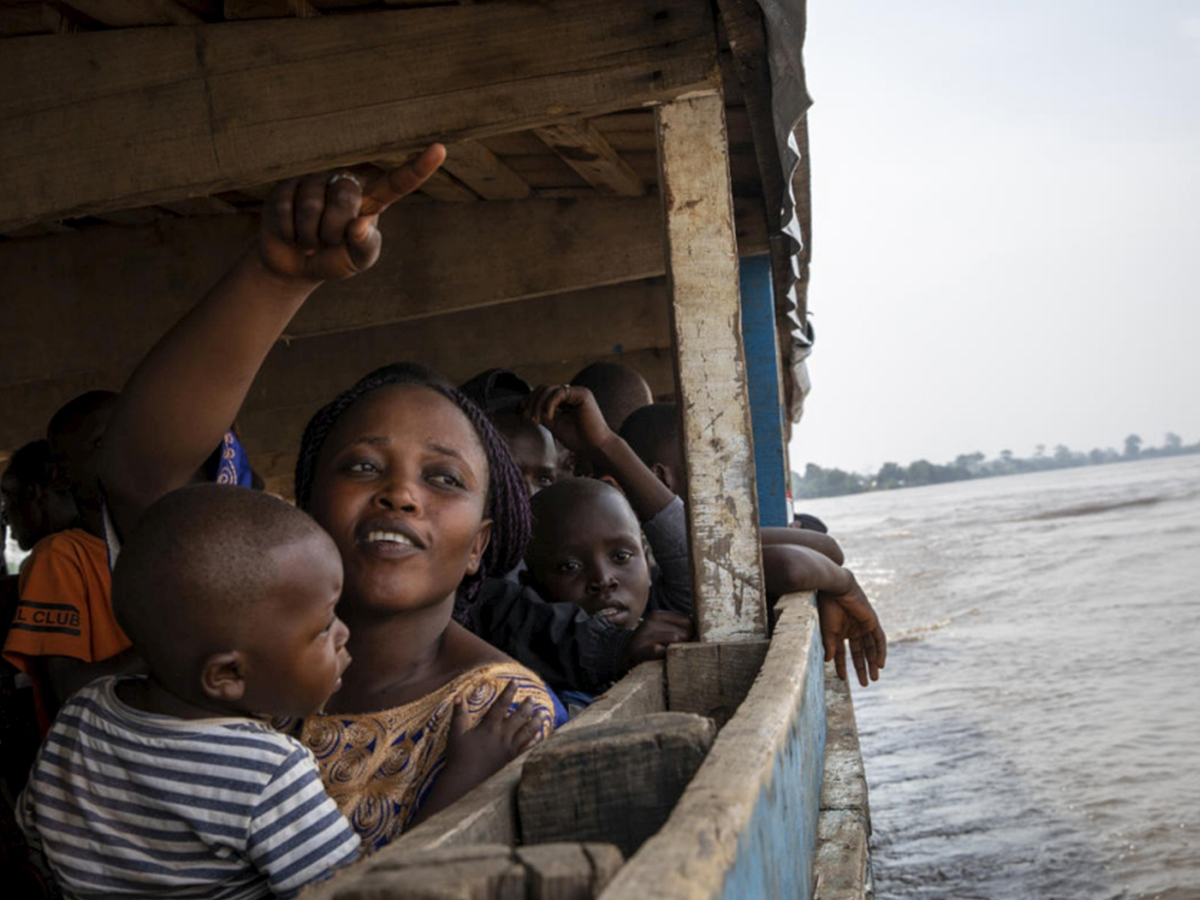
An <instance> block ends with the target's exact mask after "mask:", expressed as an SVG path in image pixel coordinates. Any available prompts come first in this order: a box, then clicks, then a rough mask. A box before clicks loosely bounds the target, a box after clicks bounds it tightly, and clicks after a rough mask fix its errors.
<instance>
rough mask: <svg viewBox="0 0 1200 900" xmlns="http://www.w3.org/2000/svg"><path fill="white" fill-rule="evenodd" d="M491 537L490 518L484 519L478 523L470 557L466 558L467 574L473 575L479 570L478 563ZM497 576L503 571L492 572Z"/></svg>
mask: <svg viewBox="0 0 1200 900" xmlns="http://www.w3.org/2000/svg"><path fill="white" fill-rule="evenodd" d="M491 539H492V520H491V519H484V520H483V521H482V522H480V523H479V532H478V534H476V535H475V544H474V545H473V546H472V547H471V558H470V559H468V560H467V574H468V575H474V574H475V573H476V572H478V571H479V563H480V562H481V561H482V560H483V551H484V550H486V549H487V546H488V543H489V542H490V541H491ZM492 574H493V575H496V576H497V577H498V576H500V575H503V574H504V573H503V572H498V573H497V572H493V573H492Z"/></svg>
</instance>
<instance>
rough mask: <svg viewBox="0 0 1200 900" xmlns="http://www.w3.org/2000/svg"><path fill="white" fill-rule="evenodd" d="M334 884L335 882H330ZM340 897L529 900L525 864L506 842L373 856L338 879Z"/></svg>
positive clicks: (352, 899)
mask: <svg viewBox="0 0 1200 900" xmlns="http://www.w3.org/2000/svg"><path fill="white" fill-rule="evenodd" d="M324 884H326V885H329V886H332V885H333V882H326V883H324ZM336 884H337V887H336V893H332V892H329V891H328V890H321V888H320V886H319V887H318V889H317V890H314V891H310V892H308V893H306V894H305V895H304V896H305V897H306V898H312V900H315V898H317V897H321V896H324V897H334V898H336V900H527V891H526V885H525V868H524V867H523V866H522V865H521V864H520V863H519V862H518V861H517V859H516V858H515V856H514V854H513V851H512V848H511V847H508V846H505V845H503V844H494V843H493V844H482V845H478V846H474V847H455V848H449V849H439V850H432V851H427V852H418V853H411V854H408V855H407V856H395V855H393V856H389V857H388V858H387V859H386V860H382V861H381V860H380V859H379V857H378V855H376V856H372V857H368V858H367V859H366V860H364V861H363V862H361V863H360V864H359V865H357V866H355V867H354V868H352V869H350V870H349V871H347V872H345V873H343V875H342V876H341V877H340V878H339V879H337V882H336Z"/></svg>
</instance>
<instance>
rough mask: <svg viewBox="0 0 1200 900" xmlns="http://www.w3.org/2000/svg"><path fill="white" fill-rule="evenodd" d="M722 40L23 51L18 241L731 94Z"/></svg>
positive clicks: (677, 37) (8, 153)
mask: <svg viewBox="0 0 1200 900" xmlns="http://www.w3.org/2000/svg"><path fill="white" fill-rule="evenodd" d="M712 28H713V25H712V21H711V13H710V10H709V8H708V5H707V4H699V3H695V2H693V0H655V2H653V3H646V2H644V0H611V2H608V3H605V4H603V5H600V6H597V5H596V4H595V3H593V2H591V0H560V2H557V3H554V4H553V5H552V6H543V5H540V4H538V5H532V4H484V5H478V6H476V5H472V6H454V7H438V8H432V9H416V10H405V11H400V12H391V11H385V12H370V13H361V14H357V15H348V16H322V17H321V18H317V19H270V20H262V21H257V22H242V23H237V24H236V25H234V24H218V25H206V26H205V25H202V26H197V27H194V28H166V29H127V30H113V31H103V32H95V33H87V34H79V35H75V36H73V37H72V39H71V40H70V41H65V42H64V41H58V40H56V39H55V37H53V36H35V37H25V38H10V39H8V40H7V41H6V42H5V51H6V52H5V53H4V54H3V55H2V57H0V167H2V168H3V169H4V171H5V172H6V175H7V178H8V183H9V184H10V185H12V186H13V189H12V190H10V191H6V192H4V194H3V196H0V229H9V228H14V227H18V226H20V225H22V224H25V223H27V222H30V221H34V220H39V219H50V218H61V217H62V216H65V215H80V214H84V213H90V212H95V211H103V210H108V209H120V208H128V207H137V206H148V205H152V204H157V203H162V202H166V201H170V200H175V199H179V198H180V197H186V196H196V195H199V194H211V193H214V192H218V191H222V190H228V189H233V188H240V187H242V186H244V185H252V184H259V183H262V182H266V181H269V180H273V179H278V178H283V177H290V176H294V175H298V174H303V173H305V172H310V171H315V170H319V169H322V168H327V167H330V166H337V165H344V164H348V163H353V162H358V161H361V160H370V159H377V158H380V157H382V156H385V155H388V154H390V153H400V152H405V151H412V150H418V149H420V148H421V147H424V146H425V145H427V144H428V143H429V142H430V141H432V140H443V141H449V142H453V141H456V140H463V139H468V138H478V137H485V136H487V135H492V134H499V133H502V132H505V131H514V130H522V129H528V128H532V127H537V126H541V125H548V124H551V123H552V122H554V121H558V120H561V119H563V118H564V117H569V116H590V115H597V114H601V113H604V112H610V111H613V110H617V109H622V108H629V107H636V106H640V105H644V104H647V103H656V102H662V101H665V100H667V99H670V98H672V97H675V96H678V95H680V94H684V93H687V92H689V91H694V90H697V89H701V88H703V87H705V86H709V85H711V84H712V83H713V82H714V78H715V77H716V76H717V66H716V63H715V50H714V41H713V32H712ZM35 72H36V77H32V76H31V73H35ZM349 85H352V86H353V89H349V88H348V86H349Z"/></svg>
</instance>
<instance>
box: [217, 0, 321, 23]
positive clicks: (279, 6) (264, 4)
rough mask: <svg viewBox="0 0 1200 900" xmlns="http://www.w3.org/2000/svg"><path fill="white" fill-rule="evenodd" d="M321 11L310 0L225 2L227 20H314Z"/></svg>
mask: <svg viewBox="0 0 1200 900" xmlns="http://www.w3.org/2000/svg"><path fill="white" fill-rule="evenodd" d="M319 15H321V11H320V10H319V9H317V8H316V7H315V6H313V5H312V4H311V3H309V2H308V0H225V18H226V19H228V20H230V21H238V20H242V19H284V18H288V17H289V16H290V17H293V18H297V19H313V18H316V17H317V16H319Z"/></svg>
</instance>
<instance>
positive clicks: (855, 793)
mask: <svg viewBox="0 0 1200 900" xmlns="http://www.w3.org/2000/svg"><path fill="white" fill-rule="evenodd" d="M825 709H826V733H825V772H824V776H823V778H822V782H821V814H820V818H819V819H818V822H817V847H816V878H815V885H814V888H813V898H814V900H864V898H866V897H867V896H869V895H868V886H869V884H870V882H869V880H868V856H869V849H868V847H869V841H870V837H871V810H870V804H869V802H868V798H867V779H866V773H865V771H864V770H863V761H862V753H861V750H860V748H859V743H858V728H857V725H856V724H855V719H854V701H853V700H852V699H851V695H850V686H849V684H848V683H846V682H845V681H842V680H841V679H839V678H838V677H837V674H836V671H835V669H834V667H833V664H832V663H830V664H828V665H826V666H825Z"/></svg>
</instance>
